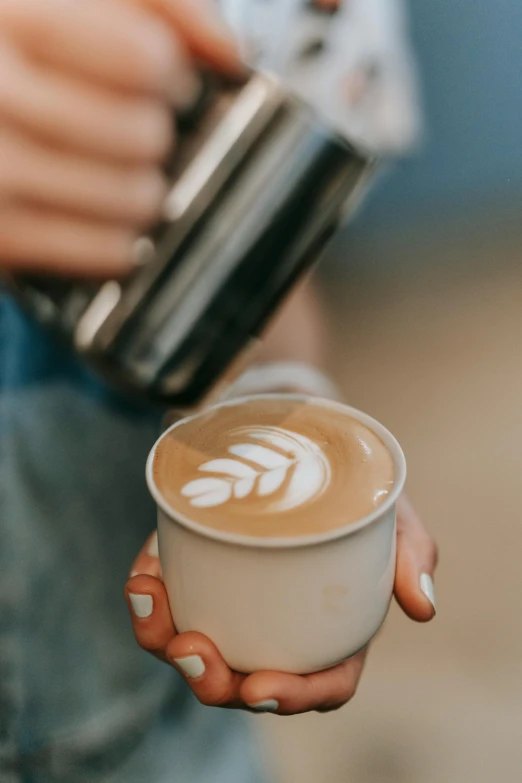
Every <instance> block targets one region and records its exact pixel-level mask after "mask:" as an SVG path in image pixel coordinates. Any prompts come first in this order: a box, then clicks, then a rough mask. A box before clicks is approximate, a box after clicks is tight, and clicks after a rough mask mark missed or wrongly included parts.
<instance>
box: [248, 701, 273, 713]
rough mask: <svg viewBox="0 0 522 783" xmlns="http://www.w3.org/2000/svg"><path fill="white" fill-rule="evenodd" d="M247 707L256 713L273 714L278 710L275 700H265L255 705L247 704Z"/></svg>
mask: <svg viewBox="0 0 522 783" xmlns="http://www.w3.org/2000/svg"><path fill="white" fill-rule="evenodd" d="M248 706H249V707H250V708H251V709H252V710H255V711H256V712H275V711H276V710H277V709H278V708H279V702H278V701H276V700H275V699H266V701H258V702H257V704H249V705H248Z"/></svg>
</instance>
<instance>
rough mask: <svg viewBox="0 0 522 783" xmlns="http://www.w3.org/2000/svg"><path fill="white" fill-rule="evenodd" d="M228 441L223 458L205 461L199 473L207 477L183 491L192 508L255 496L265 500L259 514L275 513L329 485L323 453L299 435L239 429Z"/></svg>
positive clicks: (276, 430)
mask: <svg viewBox="0 0 522 783" xmlns="http://www.w3.org/2000/svg"><path fill="white" fill-rule="evenodd" d="M230 438H231V440H232V441H233V443H232V445H230V446H229V447H228V450H227V451H228V456H227V457H222V458H218V459H212V460H209V461H208V462H204V463H203V464H202V465H200V466H199V472H200V473H206V474H209V475H208V476H206V477H205V478H198V479H195V480H193V481H189V483H188V484H185V486H184V487H183V488H182V490H181V494H182V495H183V496H184V497H186V498H189V502H190V504H191V505H192V506H195V507H197V508H210V507H212V506H221V505H223V504H225V503H230V502H234V501H241V500H243V499H244V498H249V497H251V496H252V495H255V496H257V497H258V498H267V501H268V502H267V505H266V506H265V507H262V508H260V509H258V512H261V513H278V512H281V511H288V510H289V509H291V508H297V507H298V506H301V505H302V504H303V503H307V502H308V501H310V500H312V499H314V498H317V497H319V495H321V494H322V493H323V492H324V491H325V489H326V488H327V487H328V484H329V483H330V476H331V470H330V464H329V462H328V459H327V457H326V455H325V454H324V453H323V452H322V451H321V449H320V447H319V446H318V445H317V443H314V442H313V441H312V440H310V438H307V437H306V436H304V435H300V434H299V433H297V432H291V431H290V430H286V429H283V428H281V427H266V426H265V427H263V426H260V427H257V428H250V427H240V428H238V429H236V430H233V431H232V432H231V433H230ZM236 440H237V443H236V442H235V441H236Z"/></svg>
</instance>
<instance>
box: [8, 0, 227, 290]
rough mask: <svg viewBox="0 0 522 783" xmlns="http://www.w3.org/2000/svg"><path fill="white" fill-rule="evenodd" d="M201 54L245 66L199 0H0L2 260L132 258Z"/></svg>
mask: <svg viewBox="0 0 522 783" xmlns="http://www.w3.org/2000/svg"><path fill="white" fill-rule="evenodd" d="M189 11H190V13H189ZM200 61H205V63H206V64H207V65H212V66H213V67H216V68H220V69H222V70H226V71H229V72H232V71H234V69H237V68H239V67H240V66H239V60H238V55H237V52H236V49H235V46H234V43H233V41H232V39H231V37H230V34H229V33H228V30H226V29H225V28H224V27H223V26H222V23H221V22H220V21H219V20H218V18H217V16H216V15H215V12H214V11H212V8H211V7H210V6H209V7H208V8H207V7H206V6H205V5H203V4H202V3H201V2H197V1H196V0H194V2H190V3H188V2H187V0H141V1H140V2H139V3H138V2H137V0H127V2H125V0H87V2H80V3H77V2H71V1H70V0H0V270H2V269H3V270H4V271H15V270H20V271H22V270H26V271H46V272H55V273H64V274H67V275H90V276H98V275H100V276H110V275H118V274H122V273H124V272H126V271H128V270H129V269H130V267H131V263H132V262H131V251H132V246H133V242H134V239H135V236H136V234H137V233H139V231H140V230H141V229H142V228H143V226H144V225H146V224H148V223H150V222H152V221H153V220H154V218H155V217H156V216H157V214H158V211H159V207H160V204H161V201H162V198H163V195H164V182H163V178H162V175H161V168H160V164H161V161H162V159H163V158H164V156H165V155H166V153H167V152H168V151H169V150H170V149H171V148H172V144H173V142H174V139H173V137H172V133H173V123H172V112H173V111H174V110H175V109H177V108H180V107H183V106H185V105H186V104H188V103H189V102H190V101H191V100H193V99H194V98H195V97H196V96H197V90H198V79H197V76H196V71H195V68H196V64H197V63H199V62H200Z"/></svg>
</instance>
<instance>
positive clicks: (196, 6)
mask: <svg viewBox="0 0 522 783" xmlns="http://www.w3.org/2000/svg"><path fill="white" fill-rule="evenodd" d="M136 2H139V3H142V4H143V3H146V5H152V6H154V7H155V8H156V9H157V10H158V11H159V12H160V13H161V14H162V16H163V17H164V18H165V19H166V20H167V21H168V22H169V23H170V24H172V25H173V26H174V28H175V29H176V30H177V31H178V33H179V34H180V36H181V38H182V39H183V40H184V42H185V43H186V45H187V47H188V48H189V50H190V52H191V53H192V55H193V56H194V57H196V59H198V60H200V61H202V62H203V63H205V64H206V65H209V66H211V67H212V68H215V69H217V70H220V71H225V72H227V73H228V74H230V75H231V76H241V75H242V74H243V72H244V66H243V64H242V63H241V59H240V56H239V48H238V46H237V43H236V40H235V38H234V35H233V33H232V31H231V30H230V28H229V27H228V26H227V25H226V24H225V23H224V21H223V19H222V18H221V16H220V15H219V13H218V11H217V9H216V6H215V4H214V2H213V1H212V0H192V2H190V3H187V2H186V0H136Z"/></svg>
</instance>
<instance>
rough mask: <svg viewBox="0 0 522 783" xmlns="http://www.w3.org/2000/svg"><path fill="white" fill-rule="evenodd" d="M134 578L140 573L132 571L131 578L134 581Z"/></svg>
mask: <svg viewBox="0 0 522 783" xmlns="http://www.w3.org/2000/svg"><path fill="white" fill-rule="evenodd" d="M133 576H138V571H131V572H130V578H131V579H132V577H133Z"/></svg>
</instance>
